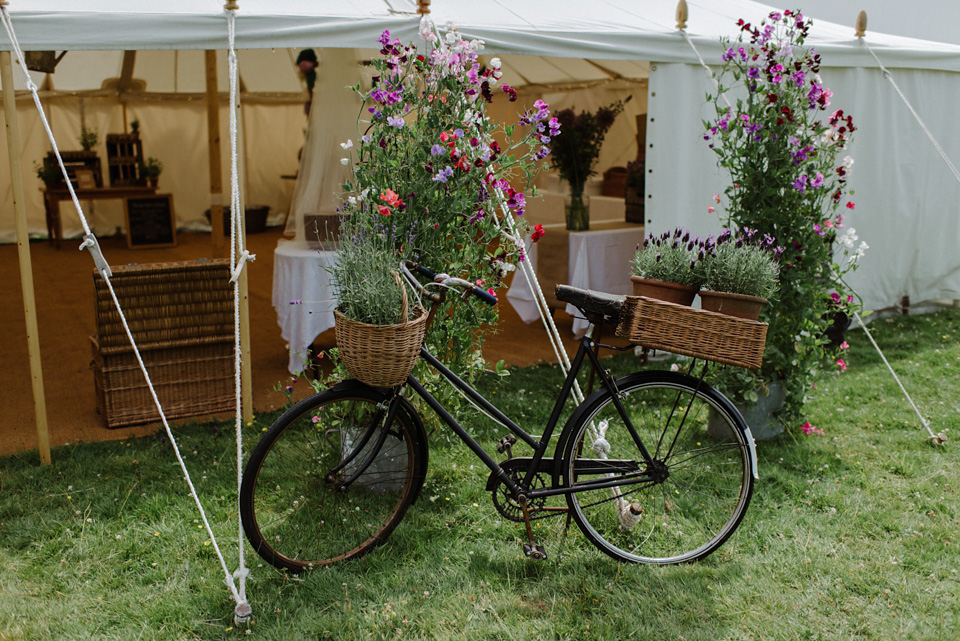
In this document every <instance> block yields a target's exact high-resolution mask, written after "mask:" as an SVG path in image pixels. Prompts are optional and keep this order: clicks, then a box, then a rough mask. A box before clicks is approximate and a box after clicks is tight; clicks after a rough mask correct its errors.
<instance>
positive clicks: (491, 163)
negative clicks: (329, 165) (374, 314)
mask: <svg viewBox="0 0 960 641" xmlns="http://www.w3.org/2000/svg"><path fill="white" fill-rule="evenodd" d="M420 36H421V38H422V39H423V40H424V41H425V42H426V50H425V51H424V52H423V53H421V52H419V51H418V50H417V49H416V48H415V47H414V46H413V45H404V44H403V43H401V42H400V40H399V39H397V38H394V37H392V36H391V35H390V33H389V31H384V32H383V33H382V34H381V36H380V38H379V40H378V46H379V47H380V57H377V58H375V59H374V60H373V61H372V62H371V66H372V68H373V69H374V77H373V80H372V87H371V88H369V89H364V88H363V87H361V85H359V84H358V85H357V86H355V87H353V90H354V91H355V92H356V93H357V94H358V95H359V96H360V98H361V99H362V101H363V107H362V109H361V111H360V117H359V118H358V139H357V140H356V142H354V140H353V139H351V140H347V141H345V142H343V143H342V144H341V147H342V149H343V151H344V158H343V159H342V161H341V162H342V163H343V164H344V165H349V166H350V167H351V168H352V176H351V178H350V179H349V180H347V181H346V182H345V183H344V184H343V186H342V191H343V193H342V198H343V202H342V206H341V208H340V210H341V213H342V214H343V216H342V218H341V220H342V222H341V236H340V243H341V251H343V248H345V247H346V246H347V245H348V244H350V243H353V244H365V243H374V240H373V239H374V238H376V239H378V240H377V241H376V243H377V244H379V245H380V246H382V247H383V248H384V251H387V250H389V251H390V252H392V259H393V260H394V265H393V269H396V263H397V262H399V259H400V258H401V257H403V258H414V259H417V260H419V261H420V262H421V263H423V264H424V265H427V266H429V267H431V268H434V269H438V270H442V271H444V272H446V273H449V274H451V275H457V276H461V277H464V278H470V279H471V280H474V281H477V282H478V283H481V284H483V286H484V287H487V288H489V291H490V292H491V293H495V291H496V288H497V287H499V286H500V282H501V279H502V278H503V277H504V276H506V274H507V273H508V272H509V271H510V270H511V269H513V268H514V263H515V262H516V261H520V260H523V259H524V253H523V252H524V242H525V240H526V237H527V230H526V225H525V224H524V222H523V219H522V218H516V219H515V218H514V216H517V217H520V216H522V214H523V212H524V208H525V204H526V198H525V195H524V191H525V190H526V188H527V186H528V185H530V184H532V180H533V178H534V176H535V174H536V172H537V170H538V169H540V168H541V166H542V165H543V163H542V162H541V161H542V160H543V159H544V158H545V157H546V156H547V154H548V153H549V151H550V150H549V147H548V146H547V145H548V143H549V142H550V140H551V138H552V137H553V136H555V135H556V134H557V132H558V130H559V123H558V122H557V121H556V119H552V118H551V117H550V111H549V107H548V106H547V105H546V103H544V102H542V101H540V100H538V101H536V102H535V103H534V105H533V106H532V108H530V109H528V110H526V111H524V112H523V113H521V114H520V117H519V120H518V124H517V125H516V126H504V125H502V124H500V123H497V122H495V121H493V120H491V119H490V117H488V116H487V114H486V111H485V110H486V105H487V104H488V103H489V102H490V101H492V99H493V94H494V92H500V93H503V94H505V95H506V97H507V99H508V100H509V101H511V102H512V101H515V100H516V99H517V92H516V90H514V89H513V88H512V87H510V86H508V85H506V84H501V83H500V77H501V75H502V73H501V71H500V68H501V63H500V60H499V59H498V58H491V59H490V60H489V61H488V62H487V64H486V66H483V67H482V66H481V62H480V59H479V53H478V52H479V51H481V50H482V46H483V45H482V43H481V42H479V41H467V40H465V39H463V38H462V37H461V36H460V35H459V34H458V33H457V32H456V31H455V30H451V31H447V32H446V33H439V32H438V31H437V30H436V29H435V27H434V26H433V24H432V23H431V22H430V21H429V19H428V18H425V19H424V20H422V21H421V29H420ZM341 265H345V264H343V263H338V266H335V267H333V268H332V269H333V270H334V278H335V279H340V278H342V277H341V276H339V275H337V271H339V270H341V269H343V267H342V266H341ZM377 265H379V263H372V262H371V263H370V266H369V269H371V270H372V269H379V270H383V269H385V267H383V266H377ZM381 277H382V278H381V280H382V283H381V284H382V285H383V286H384V287H387V288H394V287H395V284H394V285H391V278H392V277H387V276H383V275H381ZM378 282H380V281H378ZM362 284H363V285H364V286H365V287H366V286H368V284H366V283H362ZM391 295H392V294H391ZM363 300H364V297H363V296H360V297H359V298H358V300H357V306H358V307H359V306H362V305H363V304H364V303H363ZM343 311H344V313H348V310H347V308H346V307H344V309H343ZM350 313H353V312H350ZM357 313H359V312H357ZM496 318H497V312H496V309H495V308H492V307H487V306H472V305H468V304H458V305H451V306H449V307H447V308H446V309H442V310H440V311H439V312H438V313H437V314H436V316H435V321H434V323H433V324H432V326H431V331H430V333H429V334H428V335H427V343H428V345H430V346H431V348H432V349H433V350H434V351H435V353H438V355H439V354H442V355H443V357H444V358H446V359H447V360H445V362H447V363H449V364H451V366H452V368H453V369H454V370H455V371H457V373H458V374H459V375H461V376H464V377H467V378H469V377H470V376H472V375H474V374H476V373H477V372H479V371H481V370H482V369H484V368H485V367H486V364H485V362H484V361H483V359H482V357H481V356H480V350H481V346H482V344H483V334H482V332H479V331H477V330H478V328H480V327H482V326H485V325H488V324H492V323H494V322H495V321H496ZM425 375H427V376H429V374H425Z"/></svg>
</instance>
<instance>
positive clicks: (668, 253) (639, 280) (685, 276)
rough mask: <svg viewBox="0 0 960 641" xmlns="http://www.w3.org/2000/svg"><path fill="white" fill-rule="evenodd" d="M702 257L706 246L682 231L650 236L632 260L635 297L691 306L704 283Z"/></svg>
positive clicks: (631, 278)
mask: <svg viewBox="0 0 960 641" xmlns="http://www.w3.org/2000/svg"><path fill="white" fill-rule="evenodd" d="M703 258H704V247H703V243H702V242H701V241H700V240H698V239H691V238H690V232H688V231H685V230H683V229H682V228H677V229H675V230H674V231H673V232H665V233H663V234H662V235H660V236H655V235H653V234H650V236H648V237H647V238H646V239H644V241H643V247H638V248H637V253H636V254H635V255H634V257H633V261H632V267H633V274H632V275H631V276H630V280H631V281H633V293H634V295H635V296H646V297H647V298H656V299H657V300H662V301H666V302H669V303H676V304H678V305H690V304H691V303H692V302H693V299H694V297H695V296H696V295H697V290H699V289H700V284H701V282H702V281H703V263H702V259H703Z"/></svg>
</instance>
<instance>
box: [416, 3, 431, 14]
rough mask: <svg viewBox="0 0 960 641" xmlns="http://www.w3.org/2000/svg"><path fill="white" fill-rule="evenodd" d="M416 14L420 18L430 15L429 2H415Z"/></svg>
mask: <svg viewBox="0 0 960 641" xmlns="http://www.w3.org/2000/svg"><path fill="white" fill-rule="evenodd" d="M417 13H419V14H420V15H422V16H425V15H427V14H428V13H430V0H417Z"/></svg>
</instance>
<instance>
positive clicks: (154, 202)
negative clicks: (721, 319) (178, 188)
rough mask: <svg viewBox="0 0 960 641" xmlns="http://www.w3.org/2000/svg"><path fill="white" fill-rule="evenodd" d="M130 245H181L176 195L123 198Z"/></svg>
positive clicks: (124, 216)
mask: <svg viewBox="0 0 960 641" xmlns="http://www.w3.org/2000/svg"><path fill="white" fill-rule="evenodd" d="M123 219H124V222H125V223H126V226H127V247H129V248H131V249H133V248H134V247H138V248H150V247H173V246H174V245H176V244H177V221H176V218H175V217H174V215H173V196H171V195H170V194H157V195H156V196H137V197H131V198H124V199H123Z"/></svg>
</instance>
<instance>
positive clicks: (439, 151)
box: [430, 145, 443, 156]
mask: <svg viewBox="0 0 960 641" xmlns="http://www.w3.org/2000/svg"><path fill="white" fill-rule="evenodd" d="M442 153H443V147H441V146H440V145H434V146H433V147H430V155H431V156H439V155H440V154H442Z"/></svg>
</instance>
